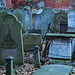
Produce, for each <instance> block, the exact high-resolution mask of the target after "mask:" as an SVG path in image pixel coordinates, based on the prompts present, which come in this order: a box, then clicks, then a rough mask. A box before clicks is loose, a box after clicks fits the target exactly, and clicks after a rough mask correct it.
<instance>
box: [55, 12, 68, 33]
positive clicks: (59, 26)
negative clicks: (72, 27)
mask: <svg viewBox="0 0 75 75" xmlns="http://www.w3.org/2000/svg"><path fill="white" fill-rule="evenodd" d="M67 29H68V14H67V13H65V12H64V11H60V12H59V13H56V14H55V28H54V30H55V32H61V33H64V32H66V31H67Z"/></svg>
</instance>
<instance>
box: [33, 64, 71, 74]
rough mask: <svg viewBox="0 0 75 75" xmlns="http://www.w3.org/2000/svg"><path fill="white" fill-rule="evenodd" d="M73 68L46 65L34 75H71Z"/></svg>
mask: <svg viewBox="0 0 75 75" xmlns="http://www.w3.org/2000/svg"><path fill="white" fill-rule="evenodd" d="M71 71H72V66H67V65H46V66H43V67H42V68H41V69H39V70H38V71H36V72H35V73H34V74H33V75H69V74H70V72H71Z"/></svg>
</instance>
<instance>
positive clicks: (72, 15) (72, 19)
mask: <svg viewBox="0 0 75 75" xmlns="http://www.w3.org/2000/svg"><path fill="white" fill-rule="evenodd" d="M68 26H69V27H72V28H75V10H72V11H69V12H68Z"/></svg>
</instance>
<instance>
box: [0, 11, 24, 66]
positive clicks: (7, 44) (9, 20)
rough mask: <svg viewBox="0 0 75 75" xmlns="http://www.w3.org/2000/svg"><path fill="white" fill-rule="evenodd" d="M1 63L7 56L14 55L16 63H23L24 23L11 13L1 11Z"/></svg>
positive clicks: (3, 62)
mask: <svg viewBox="0 0 75 75" xmlns="http://www.w3.org/2000/svg"><path fill="white" fill-rule="evenodd" d="M0 35H1V36H0V64H5V58H6V57H7V56H13V57H14V59H15V60H14V63H15V64H17V65H20V64H23V62H24V60H23V54H24V53H23V41H22V25H21V23H20V22H19V21H18V20H17V18H16V17H14V16H13V15H11V14H8V13H6V12H3V13H0Z"/></svg>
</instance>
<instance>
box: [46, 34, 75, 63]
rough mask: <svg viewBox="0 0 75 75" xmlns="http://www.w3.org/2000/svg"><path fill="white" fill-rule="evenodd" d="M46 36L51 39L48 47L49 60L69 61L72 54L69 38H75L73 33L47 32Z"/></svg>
mask: <svg viewBox="0 0 75 75" xmlns="http://www.w3.org/2000/svg"><path fill="white" fill-rule="evenodd" d="M46 36H47V39H48V40H50V41H51V42H50V48H49V57H50V61H52V62H53V61H63V62H64V61H65V62H71V59H72V54H73V51H72V50H73V49H72V40H71V38H75V34H54V33H47V34H46Z"/></svg>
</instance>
